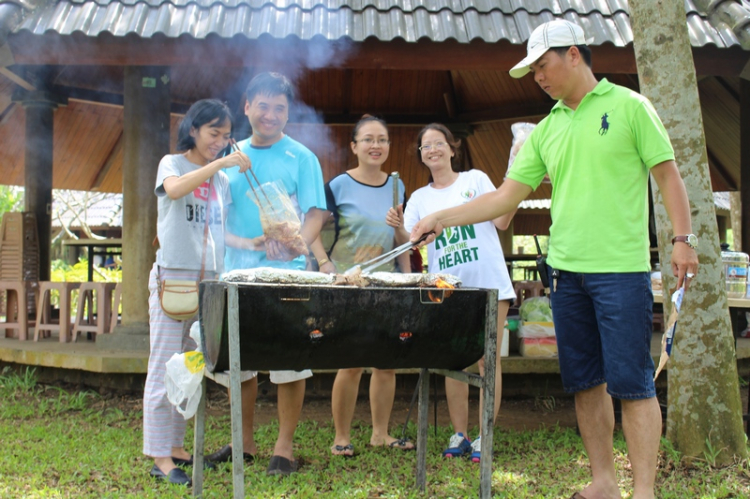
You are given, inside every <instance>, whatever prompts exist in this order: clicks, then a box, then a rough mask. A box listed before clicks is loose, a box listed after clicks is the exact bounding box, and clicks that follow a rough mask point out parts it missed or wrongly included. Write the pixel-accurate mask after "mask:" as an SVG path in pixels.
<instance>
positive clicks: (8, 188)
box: [0, 185, 23, 218]
mask: <svg viewBox="0 0 750 499" xmlns="http://www.w3.org/2000/svg"><path fill="white" fill-rule="evenodd" d="M22 207H23V190H22V189H21V188H20V187H16V186H12V185H0V218H2V216H3V214H4V213H5V212H9V211H20V210H21V208H22Z"/></svg>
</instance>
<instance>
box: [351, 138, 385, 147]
mask: <svg viewBox="0 0 750 499" xmlns="http://www.w3.org/2000/svg"><path fill="white" fill-rule="evenodd" d="M353 142H355V143H356V142H361V143H363V144H364V145H366V146H371V145H373V144H375V143H377V144H378V145H379V146H387V145H388V144H390V143H391V141H390V140H388V139H377V140H375V139H373V138H372V137H365V138H364V139H359V140H354V141H353Z"/></svg>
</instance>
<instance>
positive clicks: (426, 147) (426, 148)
mask: <svg viewBox="0 0 750 499" xmlns="http://www.w3.org/2000/svg"><path fill="white" fill-rule="evenodd" d="M447 145H448V144H447V143H446V142H442V141H441V142H435V143H434V144H425V145H423V146H422V147H419V148H418V149H419V150H420V151H422V152H427V151H430V150H432V148H433V147H434V148H435V149H437V148H439V147H445V146H447Z"/></svg>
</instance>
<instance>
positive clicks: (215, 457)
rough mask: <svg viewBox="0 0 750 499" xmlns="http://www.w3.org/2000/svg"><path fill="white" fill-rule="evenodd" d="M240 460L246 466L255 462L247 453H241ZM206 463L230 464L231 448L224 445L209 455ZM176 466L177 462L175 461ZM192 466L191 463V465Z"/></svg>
mask: <svg viewBox="0 0 750 499" xmlns="http://www.w3.org/2000/svg"><path fill="white" fill-rule="evenodd" d="M242 458H243V459H244V460H245V463H246V464H252V463H253V462H254V461H255V456H253V455H252V454H249V453H247V452H243V453H242ZM205 459H206V461H209V462H212V463H231V462H232V446H231V445H225V446H224V447H222V448H221V449H219V450H217V451H216V452H214V453H213V454H209V455H207V456H206V457H205ZM175 464H177V461H175ZM191 464H192V463H191Z"/></svg>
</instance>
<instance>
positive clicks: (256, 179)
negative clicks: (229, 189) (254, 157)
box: [229, 138, 275, 211]
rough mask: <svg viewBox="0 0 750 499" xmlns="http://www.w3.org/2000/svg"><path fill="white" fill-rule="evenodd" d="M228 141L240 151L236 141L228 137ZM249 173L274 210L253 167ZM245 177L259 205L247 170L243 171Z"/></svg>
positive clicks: (233, 147)
mask: <svg viewBox="0 0 750 499" xmlns="http://www.w3.org/2000/svg"><path fill="white" fill-rule="evenodd" d="M229 143H230V144H232V149H234V150H235V151H237V152H240V146H238V145H237V141H236V140H234V139H233V138H232V139H229ZM249 170H250V174H251V175H252V176H253V178H254V179H255V181H256V182H257V183H258V189H260V193H261V194H263V197H265V198H266V201H268V206H270V207H271V210H272V211H275V210H274V208H273V204H272V203H271V200H270V199H269V198H268V195H267V194H266V191H264V190H263V186H262V185H260V180H258V177H256V176H255V172H254V171H253V168H252V167H250V168H249ZM245 178H246V179H247V183H248V184H250V188H251V189H252V190H253V194H255V198H256V199H258V205H259V206H260V199H259V198H258V194H257V193H256V192H255V188H254V187H253V183H252V182H250V177H249V176H248V175H247V171H245Z"/></svg>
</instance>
